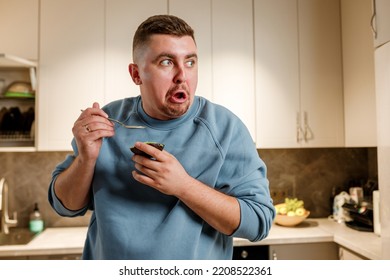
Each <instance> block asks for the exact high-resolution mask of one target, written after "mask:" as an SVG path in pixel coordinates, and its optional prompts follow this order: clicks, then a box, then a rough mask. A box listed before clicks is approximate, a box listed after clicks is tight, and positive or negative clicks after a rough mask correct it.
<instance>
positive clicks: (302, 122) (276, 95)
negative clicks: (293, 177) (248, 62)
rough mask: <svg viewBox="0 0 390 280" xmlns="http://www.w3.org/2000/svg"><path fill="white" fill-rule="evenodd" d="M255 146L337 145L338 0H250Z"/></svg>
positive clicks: (339, 136)
mask: <svg viewBox="0 0 390 280" xmlns="http://www.w3.org/2000/svg"><path fill="white" fill-rule="evenodd" d="M254 14H255V61H256V63H255V65H256V66H255V67H256V108H257V111H256V113H257V116H256V121H257V139H256V142H257V143H256V145H257V146H258V147H259V148H295V147H342V146H344V125H343V123H344V119H343V94H342V72H341V71H342V65H341V41H340V40H341V39H340V37H341V34H340V8H339V2H338V1H337V0H330V1H321V0H299V1H291V0H277V1H272V3H271V2H270V1H266V0H256V1H255V12H254Z"/></svg>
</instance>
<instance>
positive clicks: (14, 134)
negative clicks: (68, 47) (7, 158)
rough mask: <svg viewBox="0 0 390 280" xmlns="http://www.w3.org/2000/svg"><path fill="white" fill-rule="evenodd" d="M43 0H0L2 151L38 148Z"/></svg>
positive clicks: (0, 140)
mask: <svg viewBox="0 0 390 280" xmlns="http://www.w3.org/2000/svg"><path fill="white" fill-rule="evenodd" d="M38 15H39V0H13V1H9V0H0V38H1V39H0V151H35V144H36V142H35V136H36V134H35V122H34V121H35V100H36V99H35V96H36V93H37V91H36V86H37V83H36V69H37V59H38V28H39V18H38Z"/></svg>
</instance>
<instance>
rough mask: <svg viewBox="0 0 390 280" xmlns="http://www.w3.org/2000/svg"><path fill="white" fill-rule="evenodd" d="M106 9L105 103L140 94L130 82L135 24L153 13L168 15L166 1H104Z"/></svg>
mask: <svg viewBox="0 0 390 280" xmlns="http://www.w3.org/2000/svg"><path fill="white" fill-rule="evenodd" d="M105 2H106V7H105V17H106V22H105V50H104V55H105V65H104V81H105V82H104V104H107V103H108V102H110V101H113V100H117V99H121V98H126V97H130V96H137V95H139V88H138V86H136V85H135V84H134V83H133V81H132V80H131V77H130V74H129V71H128V65H129V64H130V63H131V62H132V42H133V36H134V33H135V31H136V29H137V27H138V25H139V24H140V23H141V22H142V21H144V20H145V19H146V18H148V17H150V16H152V15H154V14H166V13H167V7H168V5H167V0H159V1H155V0H144V1H139V0H107V1H105Z"/></svg>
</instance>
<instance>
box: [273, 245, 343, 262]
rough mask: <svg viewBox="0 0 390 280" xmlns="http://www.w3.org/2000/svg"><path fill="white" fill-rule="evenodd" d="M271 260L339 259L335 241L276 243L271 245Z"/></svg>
mask: <svg viewBox="0 0 390 280" xmlns="http://www.w3.org/2000/svg"><path fill="white" fill-rule="evenodd" d="M269 259H270V260H337V259H338V246H337V244H336V243H334V242H317V243H301V244H300V243H296V244H276V245H270V246H269Z"/></svg>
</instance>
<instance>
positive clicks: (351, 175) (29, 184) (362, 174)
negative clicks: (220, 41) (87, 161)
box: [0, 148, 377, 227]
mask: <svg viewBox="0 0 390 280" xmlns="http://www.w3.org/2000/svg"><path fill="white" fill-rule="evenodd" d="M258 152H259V154H260V156H261V158H262V159H263V160H264V162H265V163H266V165H267V168H268V177H269V181H270V190H271V194H274V193H282V192H281V191H285V194H286V195H289V196H298V197H299V198H301V199H303V200H304V201H305V205H306V207H307V208H308V209H310V211H311V216H312V217H326V216H328V215H329V214H330V213H331V212H330V211H331V209H330V197H331V193H332V188H333V187H335V186H341V185H345V184H347V182H348V180H349V179H368V178H374V179H376V177H377V166H376V164H377V162H376V160H377V159H376V149H375V148H346V149H344V148H335V149H261V150H259V151H258ZM67 154H68V152H36V153H29V152H26V153H24V152H21V153H19V152H15V153H12V152H11V153H9V152H7V153H0V178H1V177H5V178H6V179H7V181H8V184H9V187H10V211H11V212H13V211H17V212H18V220H19V226H22V227H27V225H28V217H29V214H30V212H31V211H32V210H33V207H34V203H35V202H37V203H39V207H40V210H41V212H42V216H43V218H44V220H45V224H46V226H47V227H59V226H87V225H88V223H89V219H90V215H91V214H90V213H89V214H88V215H86V216H84V217H77V218H65V217H60V216H58V215H57V214H56V213H55V212H54V211H53V210H52V208H51V207H50V205H49V203H48V200H47V197H48V196H47V192H48V185H49V182H50V179H51V172H52V171H53V169H54V168H55V166H56V165H57V164H58V163H59V162H61V161H62V160H64V158H65V156H66V155H67ZM275 202H277V197H276V199H275Z"/></svg>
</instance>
